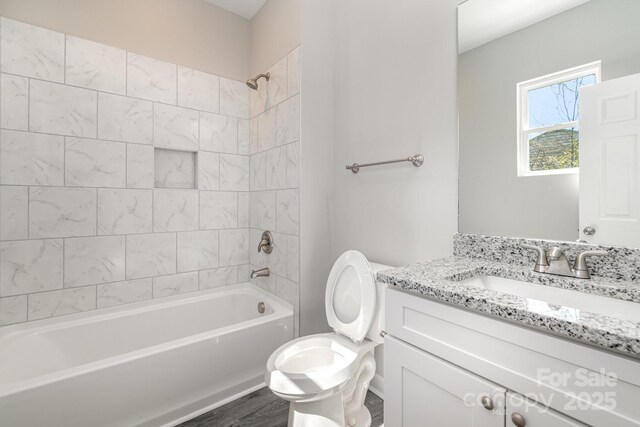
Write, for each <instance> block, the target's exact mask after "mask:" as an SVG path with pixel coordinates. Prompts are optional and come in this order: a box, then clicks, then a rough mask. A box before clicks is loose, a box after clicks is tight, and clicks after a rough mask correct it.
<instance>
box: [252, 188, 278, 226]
mask: <svg viewBox="0 0 640 427" xmlns="http://www.w3.org/2000/svg"><path fill="white" fill-rule="evenodd" d="M256 211H257V212H256V218H257V225H258V228H260V229H263V230H275V229H276V192H275V191H261V192H259V193H258V197H257V208H256Z"/></svg>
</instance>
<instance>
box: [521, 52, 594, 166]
mask: <svg viewBox="0 0 640 427" xmlns="http://www.w3.org/2000/svg"><path fill="white" fill-rule="evenodd" d="M599 82H600V62H599V61H598V62H594V63H591V64H587V65H583V66H581V67H576V68H572V69H570V70H565V71H561V72H559V73H554V74H551V75H548V76H544V77H539V78H537V79H533V80H529V81H526V82H523V83H519V84H518V176H536V175H551V174H560V173H575V172H577V171H578V167H579V165H580V157H579V141H580V126H579V118H580V100H579V95H580V88H582V87H585V86H590V85H593V84H596V83H599Z"/></svg>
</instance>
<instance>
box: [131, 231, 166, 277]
mask: <svg viewBox="0 0 640 427" xmlns="http://www.w3.org/2000/svg"><path fill="white" fill-rule="evenodd" d="M175 272H176V234H175V233H153V234H133V235H129V236H127V279H139V278H142V277H153V276H162V275H164V274H174V273H175Z"/></svg>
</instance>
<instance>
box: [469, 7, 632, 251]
mask: <svg viewBox="0 0 640 427" xmlns="http://www.w3.org/2000/svg"><path fill="white" fill-rule="evenodd" d="M470 1H474V0H470ZM638 16H640V2H638V1H636V0H592V1H590V2H588V3H586V4H584V5H581V6H579V7H576V8H574V9H571V10H569V11H567V12H564V13H562V14H559V15H557V16H555V17H552V18H550V19H547V20H545V21H542V22H540V23H538V24H536V25H533V26H531V27H528V28H525V29H523V30H520V31H517V32H515V33H512V34H510V35H508V36H505V37H502V38H500V39H498V40H495V41H493V42H491V43H488V44H486V45H484V46H481V47H479V48H476V49H473V50H471V51H468V52H466V53H464V54H462V55H460V66H459V68H460V86H459V90H460V232H463V233H480V234H489V235H495V236H514V237H534V238H545V239H553V240H575V239H577V238H578V175H576V174H570V175H552V176H538V177H521V178H519V177H517V172H516V161H517V157H516V156H517V155H516V137H517V135H516V134H517V130H516V122H517V117H516V85H517V84H518V83H519V82H522V81H526V80H529V79H532V78H535V77H540V76H544V75H546V74H550V73H554V72H557V71H561V70H564V69H568V68H572V67H575V66H578V65H583V64H586V63H589V62H593V61H597V60H602V78H603V79H604V80H608V79H612V78H616V77H621V76H624V75H629V74H633V73H638V72H640V45H639V44H638V43H637V40H638V39H640V26H639V25H638V24H637V22H636V21H637V17H638ZM559 41H562V42H561V43H559Z"/></svg>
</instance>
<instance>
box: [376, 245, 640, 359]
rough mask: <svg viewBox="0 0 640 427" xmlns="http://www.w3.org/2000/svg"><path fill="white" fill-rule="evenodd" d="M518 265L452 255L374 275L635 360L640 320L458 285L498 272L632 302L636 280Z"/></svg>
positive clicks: (639, 297)
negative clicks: (547, 271) (562, 273)
mask: <svg viewBox="0 0 640 427" xmlns="http://www.w3.org/2000/svg"><path fill="white" fill-rule="evenodd" d="M532 269H533V265H532V266H520V265H513V264H506V263H500V262H495V261H488V260H482V259H471V258H466V257H460V256H453V257H450V258H444V259H440V260H434V261H429V262H425V263H419V264H413V265H409V266H406V267H401V268H397V269H391V270H385V271H382V272H379V273H378V280H380V281H382V282H384V283H387V284H389V285H391V286H394V287H397V288H401V289H404V290H407V291H412V292H416V293H418V294H421V295H424V296H426V297H428V298H431V299H434V300H437V301H442V302H446V303H449V304H453V305H458V306H460V307H463V308H466V309H469V310H472V311H477V312H480V313H484V314H489V315H492V316H496V317H499V318H502V319H506V320H509V321H512V322H516V323H520V324H522V325H524V326H529V327H534V328H537V329H539V330H542V331H546V332H550V333H553V334H556V335H560V336H564V337H567V338H571V339H574V340H578V341H581V342H584V343H587V344H590V345H595V346H598V347H600V348H604V349H607V350H612V351H616V352H620V353H623V354H626V355H629V356H632V357H636V358H640V323H636V322H633V321H629V320H624V319H620V318H616V317H611V316H604V315H600V314H597V313H592V312H586V311H583V310H579V309H576V308H571V307H565V306H559V305H557V304H547V303H545V302H541V301H535V300H531V299H527V298H523V297H519V296H515V295H510V294H506V293H502V292H497V291H493V290H488V289H481V288H478V287H473V286H470V285H466V284H464V283H462V282H461V281H462V280H465V279H468V278H471V277H473V276H476V275H489V276H497V277H503V278H508V279H516V280H520V281H524V282H531V283H536V284H541V285H546V286H553V287H558V288H563V289H570V290H575V291H579V292H584V293H589V294H595V295H602V296H607V297H611V298H616V299H622V300H626V301H633V302H637V303H639V304H638V309H640V281H636V280H634V281H621V280H615V279H609V278H601V277H592V278H591V279H590V280H582V279H573V278H570V277H562V276H554V275H550V274H540V273H535V272H534V271H533V270H532Z"/></svg>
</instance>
